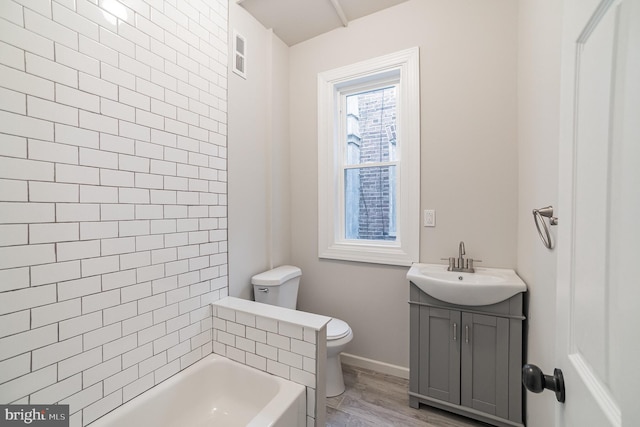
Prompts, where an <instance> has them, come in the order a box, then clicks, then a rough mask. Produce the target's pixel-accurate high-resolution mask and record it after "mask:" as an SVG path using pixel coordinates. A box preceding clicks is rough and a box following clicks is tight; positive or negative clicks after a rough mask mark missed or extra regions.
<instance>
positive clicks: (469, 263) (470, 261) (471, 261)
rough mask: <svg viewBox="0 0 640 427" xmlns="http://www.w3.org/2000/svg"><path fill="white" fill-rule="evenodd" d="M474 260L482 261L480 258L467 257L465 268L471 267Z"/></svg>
mask: <svg viewBox="0 0 640 427" xmlns="http://www.w3.org/2000/svg"><path fill="white" fill-rule="evenodd" d="M474 262H482V260H481V259H473V258H467V268H468V269H473V263H474Z"/></svg>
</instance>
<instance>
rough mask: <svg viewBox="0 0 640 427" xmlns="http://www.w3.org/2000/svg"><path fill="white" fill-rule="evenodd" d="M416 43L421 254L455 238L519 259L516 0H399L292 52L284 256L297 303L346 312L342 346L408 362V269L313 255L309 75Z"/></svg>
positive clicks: (510, 261) (312, 86)
mask: <svg viewBox="0 0 640 427" xmlns="http://www.w3.org/2000/svg"><path fill="white" fill-rule="evenodd" d="M412 46H419V47H420V66H421V71H420V73H421V81H420V83H421V116H422V121H421V128H422V130H421V138H422V148H421V150H422V153H421V173H422V177H421V206H422V209H426V208H429V209H436V211H437V214H436V216H437V226H436V227H435V228H421V236H420V237H421V239H420V240H421V243H420V252H421V255H420V259H421V261H422V262H441V261H440V258H441V257H447V256H450V255H454V254H456V253H457V245H458V242H459V241H460V240H464V241H465V243H466V246H467V253H468V255H469V256H472V257H474V258H479V259H482V260H483V261H484V263H483V264H482V265H486V266H493V267H511V268H515V266H516V247H517V246H516V235H517V219H518V215H517V208H518V202H517V181H518V174H517V166H518V158H517V141H516V138H517V133H516V122H517V121H516V111H517V108H516V107H517V103H516V90H517V86H516V72H517V63H516V59H517V51H516V48H517V3H516V2H513V1H510V0H489V1H483V2H477V1H470V0H455V1H446V2H442V1H425V0H418V1H408V2H406V3H403V4H401V5H398V6H396V7H393V8H390V9H387V10H385V11H382V12H380V13H376V14H373V15H369V16H367V17H364V18H362V19H359V20H356V21H353V22H351V23H349V26H348V27H346V28H340V29H337V30H334V31H331V32H329V33H326V34H324V35H321V36H318V37H316V38H314V39H311V40H309V41H306V42H303V43H300V44H297V45H295V46H293V47H291V49H290V78H291V80H290V81H291V83H290V91H291V96H290V111H291V121H290V123H291V141H292V144H291V200H292V203H291V228H292V244H291V254H292V255H291V262H292V263H293V264H295V265H298V266H300V267H301V268H302V271H303V277H302V281H301V288H300V297H299V306H300V308H302V309H304V310H308V311H312V312H316V313H321V314H325V315H329V316H336V317H339V318H343V319H344V320H346V321H347V322H348V323H349V324H350V325H351V327H352V328H353V331H354V339H353V341H352V343H351V344H350V345H349V348H348V349H347V352H348V353H351V354H354V355H357V356H361V357H365V358H369V359H374V360H377V361H382V362H385V363H390V364H393V365H398V366H403V367H406V366H408V347H409V344H408V343H409V342H408V329H409V328H408V306H407V300H408V283H407V281H406V278H405V275H406V272H407V268H406V267H405V268H401V267H392V266H383V265H370V264H364V263H350V262H338V261H329V260H320V259H318V256H317V234H318V231H317V226H318V224H317V223H318V221H317V218H318V213H317V187H318V177H317V123H316V122H317V119H316V115H317V107H316V105H317V94H316V90H317V89H316V82H317V74H318V72H321V71H325V70H329V69H332V68H335V67H339V66H343V65H347V64H351V63H354V62H357V61H360V60H364V59H369V58H372V57H376V56H380V55H383V54H387V53H391V52H394V51H397V50H401V49H406V48H409V47H412Z"/></svg>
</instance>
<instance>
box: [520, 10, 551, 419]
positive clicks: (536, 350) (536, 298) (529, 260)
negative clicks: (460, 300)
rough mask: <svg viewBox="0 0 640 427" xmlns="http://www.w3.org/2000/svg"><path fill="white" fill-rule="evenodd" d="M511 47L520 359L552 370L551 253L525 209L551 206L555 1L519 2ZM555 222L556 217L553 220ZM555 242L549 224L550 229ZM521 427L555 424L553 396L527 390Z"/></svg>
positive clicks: (527, 210) (548, 370)
mask: <svg viewBox="0 0 640 427" xmlns="http://www.w3.org/2000/svg"><path fill="white" fill-rule="evenodd" d="M518 27H519V31H518V34H519V37H518V39H519V42H518V149H519V156H518V172H519V173H518V265H517V271H518V274H519V275H520V276H521V277H522V278H523V279H524V280H525V281H526V282H527V284H528V286H529V293H528V295H527V297H528V300H529V303H528V306H529V310H528V323H527V324H528V326H529V329H528V340H527V350H528V355H527V358H526V359H527V361H528V362H530V363H534V364H536V365H538V366H540V367H541V368H542V369H543V371H544V372H552V371H553V368H554V367H555V364H554V359H555V354H554V352H555V345H554V344H555V340H554V339H553V337H554V336H555V334H554V331H555V298H556V293H555V292H556V288H555V283H556V278H555V274H556V253H555V251H549V250H548V249H546V248H545V247H544V246H543V245H542V242H541V241H540V238H539V237H538V234H537V232H536V229H535V226H534V224H533V218H532V215H531V211H532V209H534V208H540V207H543V206H547V205H554V206H555V207H556V208H557V205H558V140H559V131H560V130H559V116H560V112H559V104H560V45H561V28H562V2H558V1H556V0H524V1H521V2H520V3H519V16H518ZM560 221H562V219H560ZM551 232H552V234H553V237H554V238H555V232H556V229H555V227H552V228H551ZM527 404H528V410H527V414H528V423H527V425H528V426H531V427H543V426H550V425H553V424H554V408H555V406H556V401H555V398H554V396H553V395H552V394H550V393H549V394H547V393H542V394H534V393H527Z"/></svg>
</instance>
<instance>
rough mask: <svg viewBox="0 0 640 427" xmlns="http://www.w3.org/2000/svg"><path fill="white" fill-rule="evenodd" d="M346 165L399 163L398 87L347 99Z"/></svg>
mask: <svg viewBox="0 0 640 427" xmlns="http://www.w3.org/2000/svg"><path fill="white" fill-rule="evenodd" d="M346 114H347V117H346V120H347V135H346V136H347V152H346V153H345V156H346V164H347V165H356V164H361V163H373V162H388V161H395V160H396V88H395V86H391V87H387V88H383V89H376V90H372V91H367V92H360V93H356V94H354V95H349V96H347V111H346Z"/></svg>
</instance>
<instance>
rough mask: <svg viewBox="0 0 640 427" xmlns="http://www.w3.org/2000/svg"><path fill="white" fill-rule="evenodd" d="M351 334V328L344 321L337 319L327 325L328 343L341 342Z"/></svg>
mask: <svg viewBox="0 0 640 427" xmlns="http://www.w3.org/2000/svg"><path fill="white" fill-rule="evenodd" d="M350 332H351V328H349V325H348V324H347V322H345V321H344V320H340V319H336V318H335V317H334V318H333V319H331V320H330V321H329V323H327V341H329V340H339V339H340V338H343V337H346V336H347V335H349V333H350Z"/></svg>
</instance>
